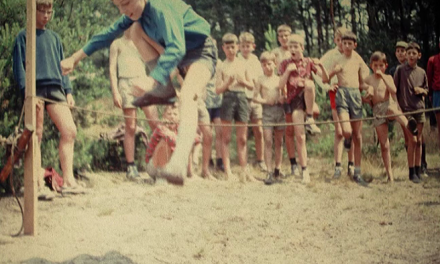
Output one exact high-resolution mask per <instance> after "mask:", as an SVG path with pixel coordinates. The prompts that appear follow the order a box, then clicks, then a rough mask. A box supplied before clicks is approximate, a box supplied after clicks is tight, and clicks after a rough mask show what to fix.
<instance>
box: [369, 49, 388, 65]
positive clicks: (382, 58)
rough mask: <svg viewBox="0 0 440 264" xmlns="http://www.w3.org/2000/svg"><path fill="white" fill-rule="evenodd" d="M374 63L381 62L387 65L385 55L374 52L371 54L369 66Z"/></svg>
mask: <svg viewBox="0 0 440 264" xmlns="http://www.w3.org/2000/svg"><path fill="white" fill-rule="evenodd" d="M375 61H381V62H383V63H386V64H387V63H388V62H387V55H385V53H383V52H381V51H375V52H374V53H373V54H371V57H370V64H371V63H373V62H375Z"/></svg>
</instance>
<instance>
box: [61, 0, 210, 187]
mask: <svg viewBox="0 0 440 264" xmlns="http://www.w3.org/2000/svg"><path fill="white" fill-rule="evenodd" d="M113 3H114V4H115V5H116V6H117V7H118V8H119V10H120V12H121V13H122V14H124V15H122V16H121V17H120V18H119V19H118V20H117V21H116V22H115V23H114V24H113V25H112V26H110V27H108V28H107V29H106V30H104V31H102V32H101V33H98V34H97V35H95V36H94V37H93V38H92V39H91V40H90V41H89V42H88V43H87V44H86V45H85V46H84V47H83V48H82V49H80V50H78V51H77V52H75V53H74V54H73V55H72V56H71V57H69V58H67V59H65V60H63V61H62V63H61V67H62V69H63V74H69V73H70V72H72V70H73V69H74V67H75V66H76V65H77V63H78V62H79V61H81V60H82V59H84V58H85V57H87V56H89V55H91V54H92V53H93V52H95V51H97V50H99V49H102V48H105V47H108V46H110V44H111V42H112V41H113V40H114V39H115V38H116V37H117V36H118V35H120V34H121V33H122V32H123V31H125V30H126V29H128V28H129V27H130V26H131V25H132V24H134V25H133V27H134V29H133V30H134V33H133V35H132V36H133V42H134V43H135V45H136V47H137V48H138V50H139V53H140V54H141V56H142V58H143V60H144V61H145V62H147V63H148V62H153V61H154V60H156V59H157V58H158V61H157V66H156V67H155V68H154V69H153V71H152V72H151V74H150V76H149V77H146V78H145V80H144V81H143V82H141V83H138V84H137V85H138V86H139V88H142V89H143V90H145V91H146V92H145V94H144V95H143V96H142V97H139V98H138V99H137V100H136V101H135V102H134V105H136V106H139V107H142V106H148V105H152V104H170V103H173V102H175V101H176V100H175V95H176V93H175V90H174V88H173V87H172V85H171V84H170V78H169V77H170V75H171V73H172V71H173V70H174V69H175V68H176V67H177V68H178V69H179V71H180V73H181V74H182V75H183V76H185V79H184V81H183V85H182V88H181V97H180V108H181V109H180V111H181V113H182V114H181V118H180V125H179V132H178V137H177V145H176V151H175V152H174V154H173V156H172V157H171V160H170V162H169V163H168V164H167V166H166V167H165V168H164V169H163V170H162V171H161V172H160V176H162V177H164V178H165V179H166V180H167V181H168V182H170V183H173V184H179V185H182V184H183V175H184V173H185V170H186V167H187V164H188V156H189V154H190V152H191V148H192V141H191V140H187V139H188V138H195V136H196V130H197V98H198V97H200V96H201V94H202V90H203V89H205V88H206V84H207V83H208V81H209V80H210V79H211V78H212V76H213V75H214V73H215V65H216V59H217V48H216V47H215V45H214V43H213V41H212V38H211V37H210V25H209V23H208V22H207V21H206V20H205V19H203V18H202V17H201V16H199V15H198V14H197V13H196V12H195V11H194V10H193V9H192V8H191V6H189V5H187V4H186V3H185V2H183V1H180V0H168V1H161V0H113ZM136 21H137V22H136ZM135 22H136V23H135Z"/></svg>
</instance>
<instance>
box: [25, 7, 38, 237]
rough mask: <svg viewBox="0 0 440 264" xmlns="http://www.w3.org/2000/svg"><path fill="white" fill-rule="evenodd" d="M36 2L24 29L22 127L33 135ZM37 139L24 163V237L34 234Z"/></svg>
mask: <svg viewBox="0 0 440 264" xmlns="http://www.w3.org/2000/svg"><path fill="white" fill-rule="evenodd" d="M36 11H37V7H36V2H35V0H27V16H26V17H27V21H26V23H27V26H26V95H25V97H26V98H27V99H25V101H24V106H25V118H24V122H25V127H28V128H31V129H32V130H34V131H35V129H33V128H36V121H35V119H36V108H35V106H36V102H37V100H36V99H35V86H36V83H35V39H36V15H37V14H36ZM37 151H39V149H38V139H37V136H36V133H33V134H32V138H31V141H30V142H29V145H28V149H27V151H26V155H25V160H24V190H25V191H24V234H25V235H31V236H34V235H36V234H37V213H38V212H37V211H38V210H37V188H38V187H37V175H38V172H39V171H40V167H41V161H40V160H39V158H38V157H39V153H37Z"/></svg>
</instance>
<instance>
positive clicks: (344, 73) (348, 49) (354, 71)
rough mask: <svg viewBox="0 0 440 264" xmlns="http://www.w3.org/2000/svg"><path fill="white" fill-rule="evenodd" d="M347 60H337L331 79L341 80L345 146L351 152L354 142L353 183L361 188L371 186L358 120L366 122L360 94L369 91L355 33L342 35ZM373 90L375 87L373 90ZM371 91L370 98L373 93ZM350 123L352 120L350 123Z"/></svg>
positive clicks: (339, 102)
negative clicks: (356, 52)
mask: <svg viewBox="0 0 440 264" xmlns="http://www.w3.org/2000/svg"><path fill="white" fill-rule="evenodd" d="M341 39H342V49H343V56H340V57H339V58H337V60H336V61H335V62H334V64H333V67H332V71H331V72H330V74H329V77H330V78H332V77H333V76H334V75H335V74H336V76H337V78H338V84H337V85H338V90H337V93H336V100H335V101H336V110H337V112H338V117H339V120H340V121H342V123H341V128H342V133H343V136H344V138H345V141H344V146H345V148H346V149H350V148H351V141H352V140H353V143H354V145H353V148H354V166H355V168H354V174H353V180H354V181H355V182H357V183H359V184H360V185H363V186H365V185H366V184H367V183H366V182H365V181H364V180H363V178H362V176H361V158H362V121H361V120H356V119H361V118H362V100H361V92H360V90H364V89H368V88H369V87H368V86H366V85H364V79H365V78H366V77H367V76H365V75H364V72H363V71H362V67H363V64H365V62H364V61H363V60H362V59H361V58H360V57H358V56H356V55H353V54H354V53H353V51H354V49H355V48H356V47H357V37H356V35H355V34H354V33H353V32H351V31H346V32H345V33H344V34H343V35H342V38H341ZM371 89H372V87H371ZM371 89H368V95H370V94H372V90H371ZM349 120H352V121H350V122H348V121H349Z"/></svg>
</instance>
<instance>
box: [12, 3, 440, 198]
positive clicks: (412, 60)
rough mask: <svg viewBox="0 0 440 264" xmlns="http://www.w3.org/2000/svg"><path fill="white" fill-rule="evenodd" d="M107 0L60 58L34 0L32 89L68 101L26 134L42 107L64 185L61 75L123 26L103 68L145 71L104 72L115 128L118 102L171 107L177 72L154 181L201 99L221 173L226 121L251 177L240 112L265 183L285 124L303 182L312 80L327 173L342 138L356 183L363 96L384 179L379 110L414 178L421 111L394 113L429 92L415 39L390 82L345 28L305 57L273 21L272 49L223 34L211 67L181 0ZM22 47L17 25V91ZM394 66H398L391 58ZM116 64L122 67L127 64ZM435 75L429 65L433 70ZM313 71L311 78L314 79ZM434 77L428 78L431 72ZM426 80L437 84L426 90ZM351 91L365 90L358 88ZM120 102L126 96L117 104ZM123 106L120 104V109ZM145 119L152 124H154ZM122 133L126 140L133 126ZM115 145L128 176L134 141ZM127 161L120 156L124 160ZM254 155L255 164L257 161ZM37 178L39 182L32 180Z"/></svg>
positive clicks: (193, 17) (68, 129) (415, 106)
mask: <svg viewBox="0 0 440 264" xmlns="http://www.w3.org/2000/svg"><path fill="white" fill-rule="evenodd" d="M113 2H114V4H115V5H116V6H117V7H118V8H119V10H120V12H121V13H122V14H123V15H122V16H121V17H120V19H118V20H117V21H116V22H115V23H114V24H113V25H112V26H110V27H108V28H107V29H106V30H104V31H102V32H100V33H98V34H96V35H95V36H94V37H93V38H92V39H91V40H90V41H89V42H88V43H87V44H86V45H85V46H84V47H83V48H82V49H80V50H78V51H77V52H75V53H74V54H73V55H71V56H70V57H68V58H66V59H64V57H63V50H62V45H61V41H60V39H59V37H58V35H56V34H55V33H54V32H53V31H50V30H47V29H46V24H47V23H48V22H49V21H50V19H51V16H52V13H53V10H52V8H53V0H37V21H36V22H37V23H36V25H37V51H38V52H37V62H38V64H37V65H38V67H37V96H40V97H42V98H47V99H50V100H52V101H57V102H67V105H63V104H51V103H48V102H46V103H41V102H40V103H39V105H38V106H37V135H38V139H39V141H41V137H42V131H43V127H42V124H43V117H44V115H43V113H44V108H46V109H47V111H48V112H49V114H50V116H51V118H52V120H53V121H54V123H55V125H56V126H57V127H58V129H59V130H60V134H61V139H60V148H59V152H60V162H61V168H62V171H63V177H64V179H65V186H64V188H65V190H66V192H73V193H81V192H83V189H81V188H80V186H79V185H78V184H77V183H76V182H75V180H74V177H73V172H72V168H73V145H74V139H75V135H76V127H75V124H74V122H73V119H72V115H71V113H70V110H69V106H73V105H74V100H73V97H72V95H71V85H70V82H69V80H68V78H67V76H66V75H67V74H69V73H70V72H72V71H73V69H74V68H75V67H76V65H77V64H78V62H79V61H81V60H82V59H84V58H85V57H87V56H89V55H91V54H92V53H93V52H95V51H97V50H99V49H102V48H105V47H109V46H110V45H111V44H112V43H113V41H114V40H115V39H116V38H117V36H118V35H120V34H121V33H122V32H124V31H126V30H127V31H128V29H130V31H131V33H130V34H129V33H127V36H126V37H127V39H122V40H121V41H120V42H121V43H117V42H115V43H114V45H113V46H114V47H113V49H111V53H112V54H111V55H112V56H111V57H113V59H112V61H111V64H112V65H113V71H114V72H115V69H117V66H116V65H117V64H118V61H119V59H121V60H123V58H124V56H135V57H137V61H143V62H144V63H146V64H147V65H148V66H149V67H150V70H151V72H150V75H149V76H146V75H143V76H142V73H141V74H140V76H139V75H136V76H135V75H133V74H134V73H135V72H136V73H137V72H138V71H134V72H132V71H131V70H125V71H124V70H121V69H117V71H118V73H119V75H120V76H117V77H115V76H114V75H115V74H112V76H111V81H112V91H113V97H114V104H115V105H116V106H118V107H121V108H123V109H124V112H125V113H126V114H127V115H128V118H126V123H127V127H129V129H131V130H132V129H133V127H134V125H135V123H133V122H132V120H133V118H134V117H135V111H132V110H130V111H126V108H133V107H143V108H144V112H145V114H146V115H147V117H149V116H150V117H157V113H156V112H155V110H154V109H151V111H148V110H147V108H146V107H149V106H151V105H155V104H173V103H174V102H176V92H175V90H174V88H173V86H172V84H171V76H172V75H173V74H174V73H175V72H176V69H177V72H178V73H177V75H178V76H180V77H181V78H180V80H181V92H180V99H179V110H180V121H179V127H178V130H177V136H176V137H175V143H176V145H175V151H174V148H173V151H174V153H173V155H172V156H171V160H169V162H168V160H167V164H166V166H165V167H164V168H163V169H161V170H159V171H158V172H157V174H158V175H157V176H158V177H162V178H164V179H166V180H167V181H168V182H170V183H173V184H183V181H184V179H183V178H184V175H185V174H186V171H187V167H188V157H189V155H190V152H191V149H192V147H193V144H194V141H192V140H188V138H196V130H197V119H195V118H194V117H195V116H197V112H198V110H197V108H199V109H200V105H201V106H202V107H204V108H208V112H209V115H210V119H211V121H212V122H214V123H215V124H217V125H220V124H221V125H222V126H221V128H220V126H216V150H217V151H216V152H217V167H218V168H220V169H221V170H223V171H224V172H225V175H226V178H228V177H231V176H232V171H231V165H230V159H229V156H230V155H229V147H228V146H229V143H230V141H231V132H232V126H231V124H232V122H233V121H235V126H236V133H237V137H236V138H237V154H238V160H239V164H240V167H241V169H242V172H241V173H240V176H241V177H240V180H241V181H246V180H248V181H253V180H255V178H254V177H253V176H252V175H250V174H249V171H248V169H247V150H246V145H247V144H246V143H247V126H248V125H247V123H248V121H249V119H250V120H251V122H252V123H253V124H254V125H255V126H254V129H253V132H254V136H255V141H256V152H257V161H258V162H259V165H260V168H261V169H265V170H267V171H268V176H267V178H266V180H265V183H266V184H272V183H273V182H275V181H277V180H278V179H279V178H280V177H281V176H282V173H281V172H280V169H281V168H280V166H281V159H282V145H283V136H284V125H283V124H282V123H284V122H286V123H292V122H293V123H295V124H296V125H295V126H292V125H288V126H287V128H286V147H287V151H288V155H289V159H290V164H291V173H292V174H298V173H299V167H298V165H297V163H296V158H295V147H294V146H295V144H294V141H296V147H297V150H296V151H297V152H298V155H299V163H300V167H301V171H302V178H303V182H304V183H308V182H309V181H310V175H309V171H308V169H307V151H306V145H305V136H306V133H305V131H308V132H309V133H311V134H319V133H320V132H321V131H320V129H319V128H318V127H317V126H316V124H315V121H314V118H313V117H314V115H316V114H317V113H319V108H318V107H317V105H316V103H315V84H314V82H313V80H314V79H315V80H316V81H317V82H318V83H321V86H322V87H323V88H324V89H327V90H328V92H329V97H330V103H331V106H332V115H333V118H334V121H337V122H336V124H335V127H336V129H335V143H334V149H335V151H334V154H335V163H336V164H335V165H336V167H335V174H334V178H336V179H337V178H339V177H340V176H341V171H342V169H341V156H342V141H344V142H343V143H344V146H345V147H346V148H347V149H351V150H350V151H351V152H352V153H353V154H351V155H350V156H349V166H348V172H349V174H350V175H351V176H352V177H353V180H354V181H356V182H358V183H359V184H362V185H364V184H366V183H365V181H364V180H363V178H362V177H361V170H360V166H361V153H362V152H361V150H362V133H361V128H362V121H361V120H360V118H362V100H363V101H364V102H367V103H371V104H372V106H373V111H374V112H375V114H376V115H377V117H378V120H376V121H375V126H376V130H377V132H378V135H379V140H380V143H381V147H382V154H383V157H384V163H385V167H386V169H387V173H388V178H389V180H390V181H392V180H393V175H392V172H391V169H390V159H389V141H388V138H387V137H386V135H387V133H386V129H385V127H384V126H383V124H384V123H386V122H387V120H386V119H380V118H379V117H381V116H383V115H387V114H394V115H397V116H398V118H397V120H398V121H399V123H400V124H401V125H402V126H403V128H404V133H405V139H406V144H407V146H408V151H407V152H408V165H409V178H410V179H411V180H412V181H413V182H420V178H421V177H420V172H421V170H420V166H421V159H420V156H421V153H422V147H421V146H422V136H421V135H422V130H423V122H424V120H425V118H424V113H422V112H417V113H411V114H409V115H408V116H407V118H405V117H404V116H401V112H400V111H401V110H402V111H403V112H411V111H414V110H420V109H423V108H424V97H425V96H426V95H427V94H428V81H427V78H426V74H425V72H424V71H423V70H422V69H421V68H420V67H418V66H417V60H418V59H419V58H420V56H421V53H420V47H419V46H418V45H417V44H415V43H410V44H408V45H407V47H406V48H405V53H406V55H405V58H406V60H407V62H406V64H403V65H401V66H399V67H397V69H396V72H395V74H394V79H392V78H391V77H390V76H388V75H385V74H384V72H385V69H386V67H387V62H386V56H385V55H384V54H383V53H381V52H375V53H374V54H373V55H372V56H371V61H370V66H371V67H372V70H373V73H372V74H371V75H370V76H368V75H369V71H368V67H367V66H366V65H365V63H364V62H363V60H362V59H361V57H360V56H359V55H358V54H357V53H356V52H355V51H354V50H355V48H356V46H357V38H356V35H355V34H353V33H352V32H350V31H348V30H346V29H344V28H339V29H338V30H336V32H335V38H334V41H335V44H336V45H337V47H336V48H335V49H334V50H331V51H329V52H328V53H327V54H326V55H324V57H323V58H322V59H321V60H318V59H310V58H305V57H304V55H303V51H304V39H303V38H302V37H301V36H299V35H296V34H292V30H291V28H290V27H289V26H287V25H281V26H280V27H278V30H277V34H278V40H279V42H280V44H281V47H279V48H277V49H275V50H273V51H272V52H263V53H262V54H261V56H260V61H259V60H258V58H257V57H256V56H255V55H254V54H252V52H253V50H254V49H255V41H254V37H253V36H252V34H250V33H243V34H241V35H240V38H237V36H235V35H234V34H230V33H228V34H225V35H224V36H223V38H222V42H223V43H222V48H223V51H224V53H225V55H226V59H225V61H224V62H223V63H220V62H218V60H217V48H216V46H215V44H214V40H213V39H212V38H211V37H210V25H209V23H208V22H207V21H206V20H204V19H203V18H202V17H200V16H199V15H198V14H197V13H196V12H194V10H192V8H191V7H190V6H189V5H187V4H185V3H184V2H182V1H180V0H169V1H165V2H163V1H160V0H113ZM128 38H131V39H130V40H129V39H128ZM130 41H132V42H130ZM128 46H131V47H133V48H134V47H135V48H136V49H137V51H138V53H136V54H134V53H130V54H131V55H130V54H129V55H124V52H126V48H127V47H128ZM24 47H25V38H24V32H22V33H20V35H19V36H18V37H17V40H16V43H15V46H14V75H15V78H16V81H17V83H18V84H19V87H20V90H21V91H22V92H23V91H24V89H25V82H24V72H25V57H24V50H25V48H24ZM48 47H50V48H48ZM238 50H240V52H241V57H238V56H237V53H238ZM116 58H117V59H116ZM399 61H400V62H401V63H402V62H403V61H401V60H400V59H399ZM430 61H431V60H430ZM125 64H126V65H125V66H127V63H125ZM128 64H130V63H128ZM432 64H433V65H434V66H435V65H437V64H440V63H439V62H438V60H437V61H436V60H435V59H433V60H432ZM216 68H217V73H216ZM436 70H437V69H436V68H435V67H434V70H433V71H436ZM121 72H122V73H124V72H125V75H126V76H125V75H124V74H122V75H121ZM123 75H124V76H123ZM315 75H319V76H321V78H316V77H315ZM333 77H335V78H333ZM117 78H119V80H117ZM436 78H437V77H436ZM121 79H122V81H121ZM214 80H215V82H214ZM433 80H434V82H435V80H437V79H435V78H434V79H433ZM327 83H328V84H327ZM437 83H438V80H437V82H435V83H434V85H433V86H435V85H437ZM122 84H124V85H125V86H126V87H125V88H127V87H129V88H130V89H131V91H132V95H135V96H136V98H133V99H134V101H132V102H129V101H131V100H133V99H127V98H131V97H130V96H129V93H128V94H127V93H126V91H125V90H124V89H123V90H122V91H121V90H118V89H121V87H122V86H124V85H122ZM437 86H438V85H437ZM437 86H435V87H437ZM116 88H118V89H116ZM437 88H438V87H437ZM204 90H206V91H207V92H206V94H205V95H206V100H205V102H204V104H201V103H199V102H200V98H202V97H204V96H203V95H202V94H203V93H204ZM361 91H362V92H363V93H365V94H364V95H361ZM220 95H222V98H221V96H220ZM124 97H127V98H125V100H123V98H124ZM434 97H435V98H436V99H435V100H437V101H439V94H438V91H437V90H435V92H434ZM435 100H434V101H435ZM124 101H125V102H124ZM437 101H436V102H437ZM126 103H131V104H130V105H129V107H126ZM205 105H206V106H205ZM199 112H200V111H199ZM133 124H134V125H133ZM261 124H262V125H263V128H261ZM150 125H151V126H152V127H154V126H156V124H155V123H151V124H150ZM131 132H132V131H131ZM204 134H205V133H204ZM206 135H207V136H206ZM206 135H204V136H205V138H210V136H209V133H207V132H206ZM273 135H274V137H273ZM129 136H132V133H131V134H130V135H129ZM129 138H130V137H129ZM263 138H264V144H263ZM273 138H274V139H275V140H273ZM342 139H344V140H342ZM131 140H132V139H131ZM131 140H130V141H131ZM273 141H275V164H272V150H271V148H272V144H273ZM207 142H211V141H207ZM204 145H205V151H204V153H207V154H206V155H205V157H204V174H205V176H207V177H208V176H210V173H209V171H208V170H207V169H206V168H207V164H209V161H210V147H211V146H210V145H211V144H204ZM125 147H126V148H127V149H128V150H130V151H129V152H130V153H131V154H129V155H128V156H127V161H128V162H130V164H128V165H129V166H128V167H129V172H128V173H127V175H128V176H129V177H133V176H135V177H137V174H138V173H137V171H136V170H135V168H134V167H133V160H132V159H133V158H132V154H133V153H132V152H133V145H130V144H128V145H127V146H125ZM206 148H209V149H206ZM129 157H130V158H131V159H128V158H129ZM263 159H264V161H265V166H264V164H263V163H262V160H263ZM211 163H212V164H213V162H211ZM208 178H209V177H208ZM39 185H40V189H42V183H41V182H39Z"/></svg>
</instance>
